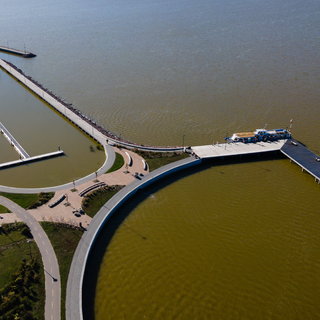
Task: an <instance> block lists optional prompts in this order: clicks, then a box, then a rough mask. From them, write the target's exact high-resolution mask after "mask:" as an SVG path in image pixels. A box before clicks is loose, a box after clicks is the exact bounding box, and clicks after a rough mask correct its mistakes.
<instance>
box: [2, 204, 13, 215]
mask: <svg viewBox="0 0 320 320" xmlns="http://www.w3.org/2000/svg"><path fill="white" fill-rule="evenodd" d="M8 212H11V211H10V210H9V209H8V208H6V207H4V206H2V205H1V204H0V213H8Z"/></svg>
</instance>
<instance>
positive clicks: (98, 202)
mask: <svg viewBox="0 0 320 320" xmlns="http://www.w3.org/2000/svg"><path fill="white" fill-rule="evenodd" d="M122 188H123V186H110V187H104V188H100V189H99V190H96V191H92V192H90V193H88V194H87V195H86V196H85V197H84V198H83V200H82V204H81V206H82V209H83V210H84V212H85V213H86V214H87V215H88V216H90V217H93V216H94V215H95V214H96V213H97V212H98V211H99V209H100V208H101V207H102V206H103V205H104V204H105V203H106V202H107V201H108V200H109V199H110V198H112V197H113V196H114V195H115V194H116V193H117V192H118V191H119V190H120V189H122Z"/></svg>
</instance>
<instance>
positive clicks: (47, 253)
mask: <svg viewBox="0 0 320 320" xmlns="http://www.w3.org/2000/svg"><path fill="white" fill-rule="evenodd" d="M0 204H2V205H3V206H5V207H7V208H8V209H10V210H11V211H12V212H14V213H15V214H16V215H17V216H18V218H20V219H21V220H22V221H23V222H24V223H25V224H26V225H27V226H28V227H29V228H30V230H31V233H32V235H33V238H34V240H35V242H36V243H37V246H38V248H39V250H40V253H41V257H42V262H43V268H44V273H45V289H46V301H45V319H46V320H60V315H61V306H60V300H61V285H60V272H59V265H58V260H57V257H56V254H55V252H54V250H53V247H52V245H51V242H50V240H49V238H48V236H47V234H46V233H45V232H44V230H43V229H42V227H41V225H40V224H39V222H38V221H37V220H36V219H35V218H34V217H33V216H32V215H30V214H29V213H28V212H27V211H26V210H25V209H23V208H21V207H20V206H19V205H17V204H16V203H14V202H13V201H11V200H9V199H7V198H5V197H2V196H0Z"/></svg>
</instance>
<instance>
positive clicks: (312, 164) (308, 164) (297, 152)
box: [191, 139, 320, 183]
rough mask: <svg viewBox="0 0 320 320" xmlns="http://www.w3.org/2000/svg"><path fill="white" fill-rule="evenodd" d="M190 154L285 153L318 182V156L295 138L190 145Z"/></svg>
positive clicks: (211, 156) (219, 156) (207, 156)
mask: <svg viewBox="0 0 320 320" xmlns="http://www.w3.org/2000/svg"><path fill="white" fill-rule="evenodd" d="M191 152H192V154H193V155H194V156H195V157H197V158H199V159H224V158H226V157H236V156H245V155H246V156H248V155H254V154H263V153H268V152H269V153H270V152H274V153H280V154H283V155H285V156H286V157H288V158H289V159H290V161H293V162H294V163H296V164H297V165H298V166H300V167H301V168H302V171H306V172H307V173H309V174H310V175H312V176H313V177H314V178H315V181H317V182H318V183H320V156H318V155H316V154H315V153H313V152H311V151H310V150H309V149H308V148H307V147H306V146H304V145H303V144H302V143H301V142H299V141H297V140H295V139H281V140H277V141H268V142H257V143H243V142H232V143H221V144H215V145H205V146H195V147H191Z"/></svg>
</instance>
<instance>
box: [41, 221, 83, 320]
mask: <svg viewBox="0 0 320 320" xmlns="http://www.w3.org/2000/svg"><path fill="white" fill-rule="evenodd" d="M41 225H42V227H43V229H44V230H45V232H46V233H47V235H48V237H49V239H50V241H51V244H52V246H53V248H54V251H55V253H56V255H57V259H58V263H59V267H60V276H61V310H62V312H61V319H65V300H66V288H67V280H68V274H69V269H70V265H71V261H72V257H73V254H74V251H75V250H76V248H77V245H78V242H79V241H80V238H81V236H82V234H83V231H81V230H79V229H72V228H70V227H69V226H67V225H63V224H56V223H51V222H42V223H41Z"/></svg>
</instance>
